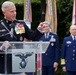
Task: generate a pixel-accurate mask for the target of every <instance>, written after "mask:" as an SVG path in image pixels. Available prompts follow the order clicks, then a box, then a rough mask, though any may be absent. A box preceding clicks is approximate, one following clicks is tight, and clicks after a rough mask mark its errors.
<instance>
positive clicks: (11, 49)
mask: <svg viewBox="0 0 76 75" xmlns="http://www.w3.org/2000/svg"><path fill="white" fill-rule="evenodd" d="M9 43H10V44H9V45H8V43H5V45H6V46H5V49H4V50H1V51H0V56H1V55H4V61H3V63H4V69H3V70H4V74H5V75H7V74H11V73H21V72H34V73H35V75H42V71H41V66H42V65H41V61H42V60H41V54H42V53H45V51H46V50H47V47H48V46H49V42H42V41H40V42H9ZM0 44H1V45H2V42H1V43H0Z"/></svg>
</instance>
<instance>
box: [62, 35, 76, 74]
mask: <svg viewBox="0 0 76 75" xmlns="http://www.w3.org/2000/svg"><path fill="white" fill-rule="evenodd" d="M61 65H62V67H63V66H66V70H67V73H68V75H76V41H75V40H74V36H68V37H65V38H64V41H63V44H62V54H61Z"/></svg>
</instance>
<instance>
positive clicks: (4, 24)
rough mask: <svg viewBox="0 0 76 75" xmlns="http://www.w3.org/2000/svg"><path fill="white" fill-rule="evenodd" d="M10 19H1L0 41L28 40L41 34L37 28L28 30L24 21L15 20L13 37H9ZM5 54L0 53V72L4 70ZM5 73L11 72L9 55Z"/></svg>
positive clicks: (34, 38)
mask: <svg viewBox="0 0 76 75" xmlns="http://www.w3.org/2000/svg"><path fill="white" fill-rule="evenodd" d="M11 25H12V22H11V21H7V20H6V19H3V20H2V21H1V22H0V41H3V42H4V41H23V40H24V38H27V39H29V40H33V41H35V40H38V39H39V38H40V37H41V36H42V35H43V34H42V33H41V32H39V31H38V30H36V31H32V30H30V29H29V28H28V27H27V25H26V24H25V22H23V21H18V20H15V21H14V22H13V37H11V35H12V34H11V33H10V32H11ZM4 63H5V55H4V54H0V73H4V72H5V65H4ZM7 66H8V68H7V73H9V74H12V60H11V55H8V56H7Z"/></svg>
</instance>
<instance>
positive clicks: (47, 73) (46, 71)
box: [42, 66, 55, 75]
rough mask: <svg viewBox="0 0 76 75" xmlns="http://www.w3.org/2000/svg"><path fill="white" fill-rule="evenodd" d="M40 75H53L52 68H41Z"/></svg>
mask: <svg viewBox="0 0 76 75" xmlns="http://www.w3.org/2000/svg"><path fill="white" fill-rule="evenodd" d="M42 75H55V74H54V68H53V66H42Z"/></svg>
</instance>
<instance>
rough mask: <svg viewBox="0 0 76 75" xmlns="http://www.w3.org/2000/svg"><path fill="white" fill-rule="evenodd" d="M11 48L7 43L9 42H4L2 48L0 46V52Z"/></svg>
mask: <svg viewBox="0 0 76 75" xmlns="http://www.w3.org/2000/svg"><path fill="white" fill-rule="evenodd" d="M10 46H11V44H10V43H9V41H4V42H3V44H2V46H1V50H6V49H8V48H9V47H10Z"/></svg>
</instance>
